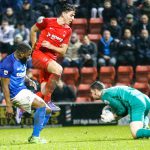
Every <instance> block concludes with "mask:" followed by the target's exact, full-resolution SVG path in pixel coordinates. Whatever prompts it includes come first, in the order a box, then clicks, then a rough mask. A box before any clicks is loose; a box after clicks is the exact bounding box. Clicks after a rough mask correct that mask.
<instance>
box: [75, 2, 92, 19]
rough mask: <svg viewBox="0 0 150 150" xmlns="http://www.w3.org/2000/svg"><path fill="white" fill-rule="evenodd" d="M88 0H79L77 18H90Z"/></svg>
mask: <svg viewBox="0 0 150 150" xmlns="http://www.w3.org/2000/svg"><path fill="white" fill-rule="evenodd" d="M90 3H91V1H90V0H79V3H78V9H77V12H76V17H77V18H90V17H91V16H90V10H91V9H90V8H91V6H90Z"/></svg>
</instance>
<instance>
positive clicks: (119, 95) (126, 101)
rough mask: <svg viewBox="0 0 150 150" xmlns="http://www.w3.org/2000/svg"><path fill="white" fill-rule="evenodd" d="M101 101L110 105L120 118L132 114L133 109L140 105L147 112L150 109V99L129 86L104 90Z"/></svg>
mask: <svg viewBox="0 0 150 150" xmlns="http://www.w3.org/2000/svg"><path fill="white" fill-rule="evenodd" d="M101 100H103V101H104V103H106V104H109V105H110V106H111V107H112V108H113V109H114V112H115V113H116V114H117V115H118V116H125V115H127V114H128V113H131V109H132V108H134V107H136V106H140V105H142V106H144V107H145V111H149V109H150V99H149V97H148V96H147V95H145V94H143V93H142V92H140V91H138V90H136V89H134V88H131V87H128V86H115V87H111V88H108V89H104V90H103V91H102V94H101Z"/></svg>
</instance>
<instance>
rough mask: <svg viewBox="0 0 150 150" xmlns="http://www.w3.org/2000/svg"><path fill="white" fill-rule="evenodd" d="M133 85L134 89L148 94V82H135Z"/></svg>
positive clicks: (149, 91) (149, 92)
mask: <svg viewBox="0 0 150 150" xmlns="http://www.w3.org/2000/svg"><path fill="white" fill-rule="evenodd" d="M133 87H134V88H135V89H138V90H139V91H141V92H143V93H144V94H146V95H148V96H149V94H150V87H149V84H148V83H146V82H143V83H142V82H135V83H134V85H133Z"/></svg>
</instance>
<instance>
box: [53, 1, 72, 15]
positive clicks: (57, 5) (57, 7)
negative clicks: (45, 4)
mask: <svg viewBox="0 0 150 150" xmlns="http://www.w3.org/2000/svg"><path fill="white" fill-rule="evenodd" d="M64 2H68V3H70V4H72V3H73V2H72V0H68V1H67V0H55V1H54V5H53V6H54V7H53V10H54V16H55V17H58V16H59V15H60V10H61V6H62V4H63V3H64Z"/></svg>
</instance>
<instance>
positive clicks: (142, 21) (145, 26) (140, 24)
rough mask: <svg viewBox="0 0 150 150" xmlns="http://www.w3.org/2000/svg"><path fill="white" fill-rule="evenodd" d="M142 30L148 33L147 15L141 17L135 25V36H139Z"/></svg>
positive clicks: (149, 24) (149, 28)
mask: <svg viewBox="0 0 150 150" xmlns="http://www.w3.org/2000/svg"><path fill="white" fill-rule="evenodd" d="M142 29H146V30H148V32H149V33H150V23H149V18H148V16H147V15H145V14H144V15H142V16H141V18H140V21H139V22H137V24H136V25H135V35H136V36H139V35H140V33H141V30H142Z"/></svg>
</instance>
